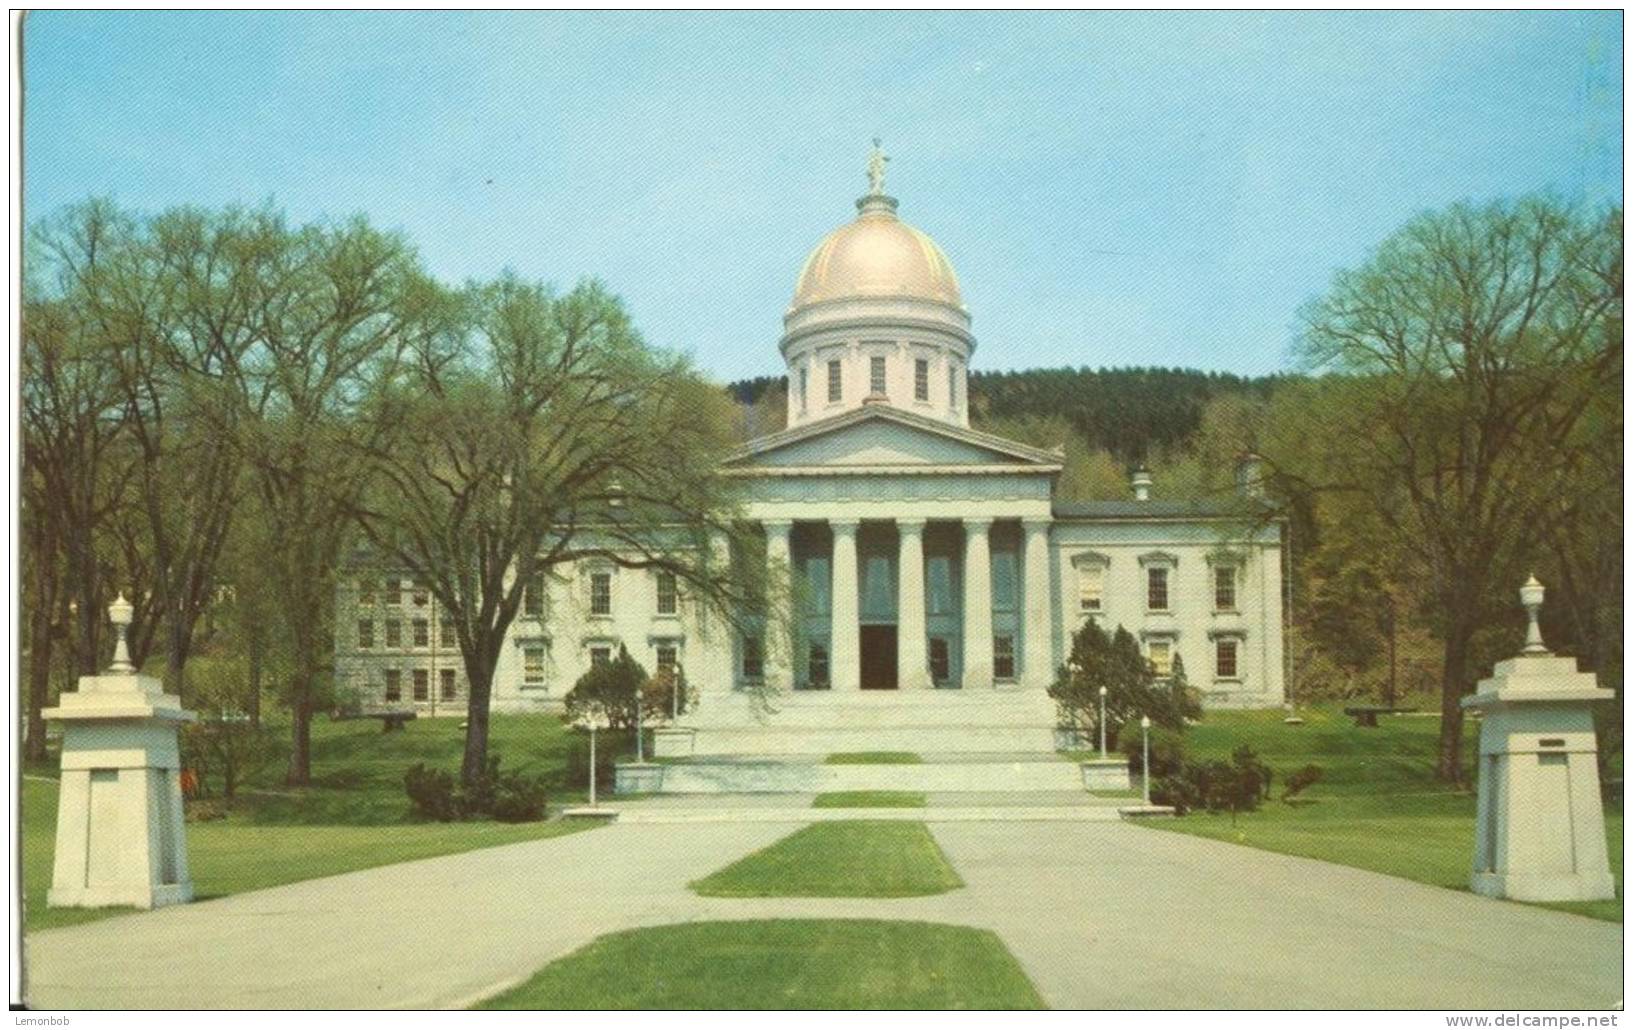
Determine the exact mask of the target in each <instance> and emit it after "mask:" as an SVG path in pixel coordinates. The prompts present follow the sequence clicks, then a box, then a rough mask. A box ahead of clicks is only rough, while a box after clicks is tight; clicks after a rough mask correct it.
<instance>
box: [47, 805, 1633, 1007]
mask: <svg viewBox="0 0 1633 1030" xmlns="http://www.w3.org/2000/svg"><path fill="white" fill-rule="evenodd" d="M797 825H798V824H797V823H761V822H753V823H737V824H723V823H679V824H672V825H650V824H648V825H641V824H624V825H614V826H610V827H607V828H604V829H598V830H594V831H591V832H588V833H582V834H575V835H572V836H569V837H561V838H555V839H551V840H544V841H534V842H528V843H523V844H513V845H508V846H505V847H499V848H490V849H487V850H483V851H474V852H467V853H465V854H462V855H450V856H445V857H442V858H434V859H426V860H423V861H419V862H409V863H404V864H401V865H395V866H388V867H384V868H381V869H373V870H366V871H363V872H358V873H350V874H347V875H345V876H337V877H331V878H328V879H323V880H312V881H307V882H305V883H299V884H291V885H288V886H285V887H278V888H273V889H271V890H265V891H257V892H255V893H252V894H244V895H239V896H236V897H230V898H222V899H218V900H214V901H207V902H202V903H199V904H196V905H190V906H184V907H179V908H172V909H163V910H160V911H157V912H152V913H144V914H140V915H133V916H122V917H118V918H114V919H109V920H105V921H102V922H99V923H92V924H87V925H84V926H77V927H67V928H63V929H58V930H50V931H45V932H43V933H38V934H33V935H30V937H29V939H28V942H27V951H26V954H25V959H26V962H27V970H26V972H27V995H26V996H27V998H28V1000H29V1001H30V1003H31V1004H32V1005H34V1006H35V1007H38V1008H78V1007H117V1008H144V1007H166V1008H169V1007H176V1008H216V1007H301V1008H353V1007H368V1008H377V1007H450V1006H460V1005H464V1004H468V1003H470V1002H473V1001H475V1000H478V999H480V998H482V997H485V996H487V995H489V994H491V993H493V992H494V991H496V990H498V989H500V988H502V987H504V986H507V985H509V984H511V983H515V982H517V981H519V980H521V979H524V978H525V977H527V976H528V975H529V974H531V973H532V972H533V971H534V970H536V969H538V968H539V967H540V966H542V965H544V964H546V963H547V962H549V961H551V960H552V959H554V958H557V957H559V956H561V955H563V954H565V953H567V952H569V951H571V950H573V949H575V948H577V947H579V946H581V945H583V944H584V943H586V942H588V941H589V940H591V939H592V938H594V937H597V936H600V935H601V934H604V933H607V932H610V931H613V930H618V929H624V928H628V927H632V926H645V925H657V924H662V923H672V922H684V921H691V920H698V919H749V918H764V917H772V916H786V917H812V918H826V917H859V918H887V919H919V920H929V921H935V922H947V923H958V924H966V925H974V926H984V927H989V928H991V929H993V930H995V931H996V932H997V933H998V934H999V935H1000V936H1001V937H1002V938H1003V939H1004V941H1005V943H1006V944H1007V945H1008V946H1009V948H1010V950H1011V951H1012V952H1014V954H1015V956H1016V958H1018V959H1019V960H1020V962H1021V963H1022V965H1023V966H1024V967H1025V968H1026V970H1027V973H1028V974H1029V975H1030V976H1031V977H1032V980H1033V982H1034V983H1035V984H1036V985H1037V987H1038V990H1039V991H1040V993H1041V994H1042V995H1043V997H1044V999H1045V1000H1046V1001H1047V1002H1048V1003H1049V1004H1050V1005H1052V1006H1055V1007H1059V1008H1132V1007H1140V1008H1173V1007H1181V1008H1184V1007H1196V1008H1212V1007H1224V1008H1229V1007H1254V1008H1259V1007H1270V1008H1280V1007H1308V1008H1322V1007H1335V1006H1336V1007H1361V1008H1418V1007H1430V1008H1481V1009H1492V1008H1506V1009H1516V1008H1520V1009H1523V1008H1599V1009H1603V1008H1609V1007H1612V1006H1615V1005H1617V1004H1619V1002H1620V1000H1621V998H1622V970H1621V950H1622V927H1621V926H1620V925H1617V924H1612V923H1603V922H1596V921H1593V920H1589V919H1584V918H1581V917H1577V916H1571V915H1566V914H1562V913H1557V912H1548V911H1544V910H1541V909H1535V908H1529V907H1526V906H1521V905H1512V904H1508V903H1505V902H1497V901H1491V900H1488V899H1484V898H1478V897H1475V896H1473V895H1468V894H1461V893H1458V892H1455V891H1447V890H1441V889H1438V888H1434V887H1427V886H1423V885H1420V884H1415V883H1410V882H1408V881H1403V880H1398V879H1394V878H1391V877H1386V876H1380V875H1378V874H1374V873H1366V872H1362V871H1359V870H1353V869H1347V868H1344V867H1342V866H1335V865H1329V864H1326V863H1321V862H1315V861H1310V860H1307V859H1297V858H1289V857H1285V856H1280V855H1274V854H1270V853H1268V852H1262V851H1255V850H1251V849H1248V848H1241V847H1236V846H1233V845H1230V844H1223V843H1220V842H1217V841H1209V840H1202V839H1199V838H1193V837H1187V836H1184V835H1181V834H1174V833H1163V832H1158V831H1153V830H1149V829H1144V828H1141V827H1137V826H1129V825H1124V824H1119V823H1096V822H1050V823H1035V822H1004V823H980V822H957V823H938V824H935V825H934V826H933V827H932V832H933V833H934V834H935V836H936V838H937V840H939V841H940V842H941V845H942V847H943V848H944V849H945V850H946V851H947V854H948V856H949V857H950V858H951V860H952V862H953V864H954V866H955V867H956V868H957V869H958V871H959V873H960V874H961V875H962V876H963V878H964V880H965V881H966V883H967V886H966V887H965V888H964V889H962V890H957V891H953V892H950V893H948V894H943V895H939V896H936V897H932V898H903V899H890V900H885V899H832V900H828V899H716V898H699V897H696V896H694V895H692V894H691V893H690V892H689V891H687V890H686V887H685V884H686V883H687V882H688V881H689V880H692V879H695V878H697V877H699V876H701V875H703V874H705V873H708V872H710V871H712V870H714V869H716V868H718V867H720V866H722V865H724V864H726V863H727V862H730V861H732V860H734V859H736V858H738V857H739V856H741V855H743V854H745V853H746V852H748V851H751V850H753V849H755V848H758V847H762V846H764V845H766V844H768V843H770V842H771V841H773V840H776V839H777V838H779V837H781V836H783V835H784V834H786V833H788V832H790V831H792V830H793V829H795V828H796V826H797ZM1405 846H1409V844H1405Z"/></svg>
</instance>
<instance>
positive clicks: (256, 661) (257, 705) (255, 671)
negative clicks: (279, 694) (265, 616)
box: [244, 634, 265, 729]
mask: <svg viewBox="0 0 1633 1030" xmlns="http://www.w3.org/2000/svg"><path fill="white" fill-rule="evenodd" d="M248 650H249V697H247V698H245V705H244V707H245V709H246V710H247V711H248V713H249V724H250V726H251V727H253V728H254V729H260V728H261V657H262V656H261V652H262V651H263V650H265V646H264V645H263V644H262V642H261V637H260V634H255V635H254V636H252V637H251V638H250V641H249V648H248Z"/></svg>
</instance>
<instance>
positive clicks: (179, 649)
mask: <svg viewBox="0 0 1633 1030" xmlns="http://www.w3.org/2000/svg"><path fill="white" fill-rule="evenodd" d="M166 630H167V632H168V634H169V646H168V647H166V648H165V655H164V683H165V687H166V688H167V689H168V690H169V691H170V692H171V693H173V694H175V695H176V696H177V697H179V698H181V699H182V701H183V703H184V704H185V702H186V701H187V698H186V695H185V693H184V687H185V686H186V680H185V678H184V677H185V676H186V675H187V651H188V645H189V644H190V643H191V637H192V626H191V625H190V624H189V623H188V621H187V619H186V618H185V617H183V616H182V615H180V614H179V613H177V612H171V613H170V625H169V626H168V627H166Z"/></svg>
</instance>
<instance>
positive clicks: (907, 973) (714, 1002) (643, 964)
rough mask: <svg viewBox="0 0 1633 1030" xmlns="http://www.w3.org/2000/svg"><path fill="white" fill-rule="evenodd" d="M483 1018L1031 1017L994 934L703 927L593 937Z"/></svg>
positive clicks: (814, 922)
mask: <svg viewBox="0 0 1633 1030" xmlns="http://www.w3.org/2000/svg"><path fill="white" fill-rule="evenodd" d="M477 1007H478V1008H484V1009H1036V1008H1042V1007H1043V1000H1042V999H1041V998H1039V997H1038V993H1037V991H1036V990H1035V989H1034V988H1033V986H1032V983H1031V981H1029V980H1028V979H1027V978H1026V974H1025V973H1024V972H1022V971H1021V967H1020V964H1019V963H1017V962H1016V961H1015V959H1014V957H1013V956H1012V955H1010V953H1009V951H1008V950H1007V949H1006V948H1005V947H1004V945H1003V942H1002V941H1000V940H999V939H998V937H997V935H996V934H994V933H992V932H991V931H989V930H977V929H975V928H973V927H967V926H946V925H942V924H939V923H909V922H886V921H881V920H868V919H773V920H761V921H749V922H702V923H684V924H680V925H676V926H657V927H651V928H648V929H643V930H629V931H625V932H623V933H615V934H609V935H607V936H605V937H600V938H597V939H596V940H595V941H593V942H591V943H590V944H589V945H588V946H586V947H584V948H582V949H581V950H579V951H576V952H574V953H573V954H571V955H568V956H567V957H566V958H563V959H559V960H557V961H555V962H552V963H551V964H550V965H548V966H545V967H544V968H543V969H541V970H539V972H538V973H536V974H534V976H533V977H532V979H530V980H528V981H527V982H526V983H524V984H521V985H520V986H518V987H515V988H513V989H511V990H508V991H506V992H504V993H503V994H500V995H499V996H497V997H495V998H490V999H488V1000H487V1001H485V1002H483V1003H482V1004H481V1005H479V1006H477Z"/></svg>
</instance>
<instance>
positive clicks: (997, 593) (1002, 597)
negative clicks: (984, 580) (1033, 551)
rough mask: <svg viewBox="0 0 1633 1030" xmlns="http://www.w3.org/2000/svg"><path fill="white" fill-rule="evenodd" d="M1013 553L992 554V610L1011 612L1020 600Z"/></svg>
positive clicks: (1000, 552)
mask: <svg viewBox="0 0 1633 1030" xmlns="http://www.w3.org/2000/svg"><path fill="white" fill-rule="evenodd" d="M1015 559H1016V554H1015V552H1014V551H993V552H992V610H993V611H995V612H1012V611H1014V610H1015V608H1016V606H1017V604H1018V603H1019V600H1020V589H1019V584H1018V583H1017V582H1016V572H1017V569H1016V560H1015Z"/></svg>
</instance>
